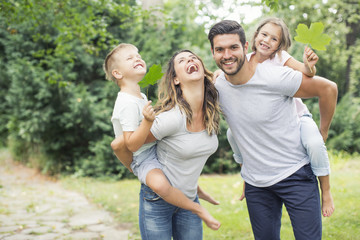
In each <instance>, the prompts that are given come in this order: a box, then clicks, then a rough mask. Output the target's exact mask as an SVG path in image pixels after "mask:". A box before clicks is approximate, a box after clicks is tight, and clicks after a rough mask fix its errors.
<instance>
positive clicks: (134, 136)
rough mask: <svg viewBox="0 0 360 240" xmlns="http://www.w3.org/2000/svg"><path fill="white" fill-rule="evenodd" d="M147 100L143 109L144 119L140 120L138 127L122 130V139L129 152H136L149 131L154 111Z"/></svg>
mask: <svg viewBox="0 0 360 240" xmlns="http://www.w3.org/2000/svg"><path fill="white" fill-rule="evenodd" d="M150 104H151V101H149V102H148V103H147V104H146V105H145V107H144V109H143V115H144V119H143V120H142V121H141V123H140V125H139V127H138V128H137V129H136V130H135V131H131V132H130V131H124V133H123V134H124V141H125V145H126V147H127V148H128V149H129V150H130V151H131V152H136V151H137V150H139V148H140V147H141V146H142V145H143V144H144V143H145V140H146V138H147V136H148V135H149V133H150V128H151V126H152V123H153V121H154V119H155V112H154V109H153V107H152V106H151V105H150Z"/></svg>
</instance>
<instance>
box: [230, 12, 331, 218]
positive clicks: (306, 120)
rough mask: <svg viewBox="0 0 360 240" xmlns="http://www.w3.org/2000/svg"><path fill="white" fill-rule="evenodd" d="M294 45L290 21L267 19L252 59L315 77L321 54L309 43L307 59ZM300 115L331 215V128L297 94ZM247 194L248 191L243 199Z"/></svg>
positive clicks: (324, 208)
mask: <svg viewBox="0 0 360 240" xmlns="http://www.w3.org/2000/svg"><path fill="white" fill-rule="evenodd" d="M290 45H291V40H290V33H289V30H288V28H287V26H286V24H285V23H284V22H283V21H282V20H281V19H278V18H268V19H265V20H264V21H263V22H262V23H260V25H259V26H258V28H257V29H256V31H255V33H254V36H253V39H252V50H253V51H254V52H252V53H249V54H247V57H248V59H249V61H250V62H252V61H254V62H256V63H262V64H273V65H280V66H288V67H291V68H293V69H295V70H298V71H301V72H302V73H303V74H305V75H307V76H309V77H312V76H314V75H315V73H316V68H315V64H316V63H317V61H318V59H319V58H318V56H317V55H316V54H315V53H314V52H313V51H312V50H311V49H310V48H308V47H305V50H304V55H303V62H304V63H301V62H299V61H297V60H296V59H294V58H293V57H291V56H290V55H289V54H288V53H287V52H286V51H287V50H288V48H289V47H290ZM294 100H295V104H296V109H297V113H298V116H299V118H300V122H301V129H300V131H301V141H302V143H303V145H304V147H305V149H306V150H307V153H308V155H309V157H310V163H311V167H312V170H313V172H314V174H315V175H316V176H317V177H318V179H319V181H320V188H321V192H322V194H321V198H322V214H323V216H324V217H330V216H331V215H332V213H333V212H334V202H333V198H332V195H331V192H330V179H329V174H330V164H329V158H328V154H327V151H326V147H325V143H324V141H326V139H327V137H328V129H322V128H321V127H320V131H319V129H318V127H317V125H316V123H315V121H314V120H313V119H312V115H311V113H310V112H309V110H308V109H307V107H306V105H305V104H304V103H303V102H302V101H301V99H299V98H295V99H294ZM320 126H330V123H329V122H327V123H325V122H321V124H320ZM227 137H228V140H229V143H230V146H231V148H232V149H233V151H234V159H235V161H237V162H238V163H240V164H241V163H242V157H241V153H240V151H239V149H238V148H237V145H236V143H235V141H234V139H233V137H232V134H231V131H230V129H228V132H227ZM243 198H244V193H243V195H242V196H241V198H240V200H242V199H243Z"/></svg>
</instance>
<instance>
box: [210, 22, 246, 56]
mask: <svg viewBox="0 0 360 240" xmlns="http://www.w3.org/2000/svg"><path fill="white" fill-rule="evenodd" d="M221 34H237V35H239V38H240V42H241V45H242V46H243V47H244V46H245V42H246V37H245V31H244V29H243V28H242V26H241V25H240V24H239V23H238V22H236V21H233V20H223V21H221V22H218V23H216V24H215V25H214V26H212V28H211V29H210V31H209V34H208V39H209V41H210V44H211V49H214V37H215V36H216V35H221Z"/></svg>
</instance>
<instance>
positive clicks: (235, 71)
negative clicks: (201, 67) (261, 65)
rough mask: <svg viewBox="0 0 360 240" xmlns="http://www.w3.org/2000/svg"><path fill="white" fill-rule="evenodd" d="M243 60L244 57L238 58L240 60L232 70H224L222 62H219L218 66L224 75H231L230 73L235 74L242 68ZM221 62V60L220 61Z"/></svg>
mask: <svg viewBox="0 0 360 240" xmlns="http://www.w3.org/2000/svg"><path fill="white" fill-rule="evenodd" d="M244 62H245V57H243V58H242V59H240V62H238V66H237V67H236V69H235V70H234V71H232V72H229V71H226V70H225V69H224V68H223V67H222V66H223V64H220V66H218V67H219V68H220V69H221V70H222V71H223V72H224V73H225V74H226V75H229V76H232V75H236V74H237V73H238V72H239V71H240V69H241V68H242V66H243V65H244ZM220 63H221V62H220Z"/></svg>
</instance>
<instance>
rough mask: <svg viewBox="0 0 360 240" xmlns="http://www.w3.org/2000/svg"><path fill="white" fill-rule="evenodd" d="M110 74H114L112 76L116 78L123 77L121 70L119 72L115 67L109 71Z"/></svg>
mask: <svg viewBox="0 0 360 240" xmlns="http://www.w3.org/2000/svg"><path fill="white" fill-rule="evenodd" d="M111 74H112V75H113V76H114V78H116V79H119V80H120V79H122V78H123V75H122V73H121V72H119V70H117V69H114V70H113V71H112V72H111Z"/></svg>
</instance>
